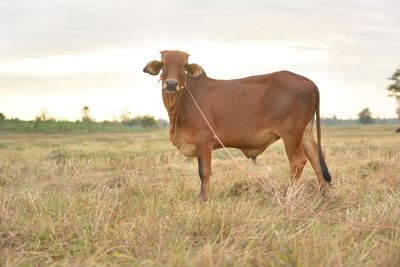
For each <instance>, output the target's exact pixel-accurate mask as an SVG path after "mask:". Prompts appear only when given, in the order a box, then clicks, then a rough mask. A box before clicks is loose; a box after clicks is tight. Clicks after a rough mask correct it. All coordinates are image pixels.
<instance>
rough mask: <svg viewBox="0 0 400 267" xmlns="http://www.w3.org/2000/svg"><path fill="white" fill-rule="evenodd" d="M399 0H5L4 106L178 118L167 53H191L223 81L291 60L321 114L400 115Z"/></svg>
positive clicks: (23, 111) (69, 115) (1, 10)
mask: <svg viewBox="0 0 400 267" xmlns="http://www.w3.org/2000/svg"><path fill="white" fill-rule="evenodd" d="M399 10H400V1H399V0H380V1H378V0H377V1H370V0H363V1H361V0H359V1H356V0H348V1H342V0H335V1H316V0H314V1H312V0H302V1H296V3H293V1H287V2H286V3H285V2H282V1H281V2H280V3H278V1H262V0H244V1H240V0H236V1H235V0H230V1H226V0H213V1H211V0H210V1H188V0H173V1H166V0H165V1H155V0H146V1H128V0H113V1H111V0H107V1H106V0H80V1H75V0H68V1H67V0H40V1H39V0H38V1H31V0H1V1H0V112H2V113H4V114H5V115H6V116H7V117H18V118H21V119H32V118H34V117H35V115H38V114H39V113H40V112H41V111H42V110H47V112H48V115H50V116H52V117H55V118H58V119H74V120H75V119H79V118H80V117H81V109H82V107H83V106H84V105H88V106H89V107H90V110H91V115H92V116H93V117H94V118H95V119H97V120H104V119H112V118H113V117H116V118H118V117H119V116H120V114H121V111H122V110H129V111H130V112H131V113H132V115H143V114H151V115H154V116H156V117H158V118H167V113H166V111H165V108H164V106H163V104H162V100H161V89H160V87H161V85H160V84H158V83H157V81H158V78H156V77H152V76H149V75H147V74H144V73H143V72H142V69H143V67H144V65H145V64H146V63H147V62H149V61H151V60H153V59H159V57H160V55H159V51H160V50H165V49H179V50H183V51H186V52H188V53H189V54H191V57H190V59H189V61H191V62H195V63H198V64H200V65H201V66H202V67H203V68H204V70H205V71H206V72H207V74H208V75H209V76H210V77H213V78H221V79H229V78H239V77H244V76H249V75H255V74H263V73H269V72H273V71H278V70H282V69H287V70H291V71H294V72H297V73H299V74H302V75H305V76H307V77H308V78H310V79H311V80H313V81H314V82H315V83H316V84H317V85H318V87H319V89H320V91H321V113H322V116H325V117H331V116H333V115H335V114H336V116H338V117H341V118H355V117H356V114H357V113H358V112H359V111H361V109H363V108H365V107H369V108H370V109H371V111H372V113H373V114H374V115H376V116H380V117H395V116H396V113H395V109H396V105H395V101H394V99H392V98H389V97H387V92H386V91H385V87H386V86H387V85H388V83H389V81H388V80H387V78H388V77H389V76H390V75H391V74H392V73H393V71H394V70H395V69H396V68H397V67H399V66H400V49H399V47H400V15H399Z"/></svg>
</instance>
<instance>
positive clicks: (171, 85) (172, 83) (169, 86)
mask: <svg viewBox="0 0 400 267" xmlns="http://www.w3.org/2000/svg"><path fill="white" fill-rule="evenodd" d="M177 85H178V82H177V81H174V80H167V81H166V82H165V87H166V89H167V90H171V91H173V90H176V87H177Z"/></svg>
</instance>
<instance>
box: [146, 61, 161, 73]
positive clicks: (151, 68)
mask: <svg viewBox="0 0 400 267" xmlns="http://www.w3.org/2000/svg"><path fill="white" fill-rule="evenodd" d="M163 66H164V63H162V62H161V61H158V60H153V61H150V62H149V63H148V64H147V65H146V67H144V69H143V72H146V73H148V74H150V75H157V74H159V73H160V70H161V68H162V67H163Z"/></svg>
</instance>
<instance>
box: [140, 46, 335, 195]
mask: <svg viewBox="0 0 400 267" xmlns="http://www.w3.org/2000/svg"><path fill="white" fill-rule="evenodd" d="M188 58H189V54H187V53H185V52H181V51H162V52H161V61H157V60H153V61H151V62H149V63H148V64H147V65H146V67H145V68H144V69H143V71H144V72H146V73H149V74H151V75H157V74H159V73H160V70H162V73H161V77H160V79H161V81H162V98H163V101H164V105H165V107H166V109H167V111H168V115H169V121H170V132H169V138H170V140H171V142H172V143H173V144H174V146H176V147H177V148H178V150H179V151H180V152H181V153H182V154H183V155H185V156H186V157H197V160H198V168H199V176H200V179H201V191H200V197H201V199H203V200H207V199H208V192H209V178H210V174H211V158H212V156H211V154H212V150H213V149H218V148H221V145H220V143H219V142H218V141H217V140H216V138H215V137H214V134H213V133H212V131H211V130H210V128H209V127H208V125H207V123H206V122H205V120H204V119H203V117H202V116H201V114H200V112H199V110H198V109H197V108H196V106H195V103H194V102H193V100H192V99H191V98H190V96H189V94H188V91H187V90H188V89H190V91H191V92H192V94H193V96H194V98H195V100H196V102H197V103H198V105H199V106H200V108H201V109H202V111H203V113H204V115H205V116H206V118H207V120H208V121H209V123H210V124H211V126H212V128H213V129H214V130H215V132H216V135H217V136H218V137H219V138H220V139H221V141H222V143H223V144H224V145H225V146H226V147H233V148H238V149H240V150H241V151H242V152H243V154H244V155H246V157H248V158H253V159H255V158H256V157H257V155H259V154H260V153H262V152H263V151H264V150H265V149H266V148H267V147H268V146H269V145H271V144H272V143H274V142H275V141H277V140H278V139H280V138H282V139H283V143H284V145H285V150H286V154H287V156H288V159H289V163H290V177H291V181H296V180H298V179H299V178H300V175H301V173H302V171H303V168H304V165H305V164H306V162H307V159H306V157H307V158H308V160H309V161H310V162H311V165H312V167H313V168H314V171H315V173H316V175H317V177H318V182H319V186H320V188H321V189H322V188H324V187H325V186H326V185H328V184H329V183H330V182H331V176H330V174H329V171H328V168H327V166H326V163H325V161H324V156H323V153H322V150H321V126H320V116H319V92H318V88H317V86H316V85H315V84H314V83H313V82H312V81H310V80H309V79H307V78H305V77H303V76H300V75H297V74H295V73H292V72H288V71H280V72H274V73H270V74H266V75H259V76H252V77H247V78H243V79H234V80H215V79H212V78H209V77H208V76H207V75H206V74H205V72H204V70H203V69H202V68H201V67H200V66H199V65H197V64H189V63H188ZM314 114H315V115H316V122H317V137H318V143H317V142H316V141H315V139H314V135H313V122H314Z"/></svg>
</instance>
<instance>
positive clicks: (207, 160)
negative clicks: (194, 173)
mask: <svg viewBox="0 0 400 267" xmlns="http://www.w3.org/2000/svg"><path fill="white" fill-rule="evenodd" d="M211 159H212V144H204V145H199V146H198V147H197V162H198V168H199V176H200V181H201V186H200V199H201V200H202V201H207V200H208V193H209V190H210V175H211Z"/></svg>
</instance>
